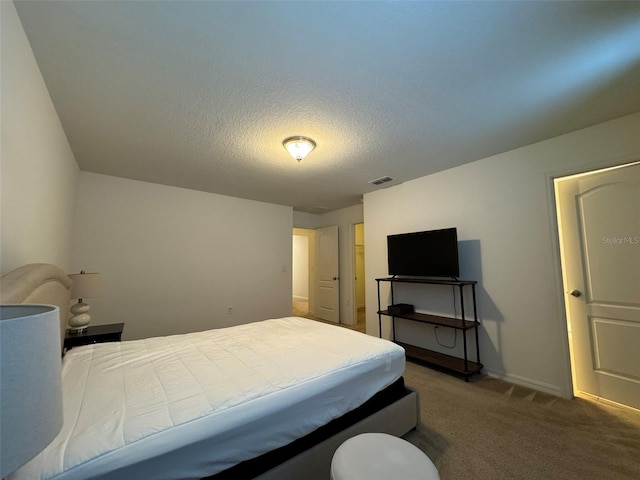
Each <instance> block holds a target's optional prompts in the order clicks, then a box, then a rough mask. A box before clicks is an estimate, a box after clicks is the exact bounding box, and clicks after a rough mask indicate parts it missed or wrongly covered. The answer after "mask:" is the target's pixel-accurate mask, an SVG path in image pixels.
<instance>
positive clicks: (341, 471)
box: [331, 433, 440, 480]
mask: <svg viewBox="0 0 640 480" xmlns="http://www.w3.org/2000/svg"><path fill="white" fill-rule="evenodd" d="M331 480H440V475H438V470H437V469H436V467H435V465H434V464H433V462H432V461H431V460H429V457H427V456H426V455H425V454H424V453H423V452H422V451H421V450H420V449H419V448H418V447H416V446H414V445H412V444H411V443H409V442H407V441H406V440H402V439H401V438H398V437H394V436H393V435H387V434H386V433H363V434H361V435H356V436H355V437H352V438H350V439H349V440H347V441H346V442H344V443H343V444H342V445H340V446H339V447H338V449H337V450H336V453H334V454H333V459H332V460H331Z"/></svg>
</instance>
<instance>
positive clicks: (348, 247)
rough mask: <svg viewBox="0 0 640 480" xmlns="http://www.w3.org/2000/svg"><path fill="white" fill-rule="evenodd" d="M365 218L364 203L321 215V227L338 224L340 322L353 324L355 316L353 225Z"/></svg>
mask: <svg viewBox="0 0 640 480" xmlns="http://www.w3.org/2000/svg"><path fill="white" fill-rule="evenodd" d="M363 220H364V211H363V206H362V205H355V206H353V207H347V208H343V209H341V210H336V211H335V212H330V213H325V214H324V215H321V216H320V225H318V226H319V227H328V226H331V225H337V226H338V243H339V247H338V248H339V256H340V258H339V260H340V323H346V324H348V325H353V324H354V323H355V322H356V319H355V318H354V315H353V313H354V308H353V304H352V302H353V301H354V299H353V296H354V281H355V275H356V273H355V258H354V248H353V246H354V244H355V238H354V230H353V225H354V224H356V223H361V222H362V221H363Z"/></svg>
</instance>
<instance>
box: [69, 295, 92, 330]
mask: <svg viewBox="0 0 640 480" xmlns="http://www.w3.org/2000/svg"><path fill="white" fill-rule="evenodd" d="M71 313H72V314H73V316H72V317H71V318H70V319H69V330H71V331H72V332H73V333H74V334H75V333H80V332H82V331H83V330H86V329H87V325H89V323H90V322H91V315H89V305H87V304H86V303H84V302H83V301H82V300H80V301H78V303H76V304H75V305H73V306H72V307H71Z"/></svg>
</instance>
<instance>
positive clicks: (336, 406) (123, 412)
mask: <svg viewBox="0 0 640 480" xmlns="http://www.w3.org/2000/svg"><path fill="white" fill-rule="evenodd" d="M62 371H63V373H62V375H63V390H64V425H63V427H62V431H61V432H60V434H59V435H58V437H57V438H56V439H55V440H54V441H53V443H52V444H51V445H49V446H48V447H47V448H46V449H45V450H44V451H43V452H42V453H40V454H39V455H38V456H37V457H36V458H34V459H33V460H32V461H31V462H29V463H28V464H27V465H25V466H24V467H23V468H21V469H20V470H18V472H16V473H15V474H14V475H13V476H11V479H12V480H18V479H29V480H36V479H59V480H63V479H64V480H73V479H87V478H105V479H106V478H117V479H131V478H145V479H178V478H180V479H185V478H201V477H204V476H207V475H212V474H215V473H217V472H220V471H222V470H225V469H227V468H229V467H231V466H233V465H235V464H236V463H239V462H241V461H243V460H247V459H250V458H253V457H256V456H258V455H261V454H262V453H265V452H267V451H270V450H273V449H275V448H278V447H280V446H283V445H286V444H288V443H290V442H291V441H293V440H295V439H296V438H299V437H301V436H304V435H306V434H307V433H310V432H312V431H313V430H315V429H316V428H318V427H319V426H321V425H324V424H325V423H327V422H329V421H330V420H332V419H334V418H336V417H339V416H341V415H343V414H344V413H346V412H348V411H350V410H353V409H354V408H355V407H357V406H359V405H360V404H362V403H364V402H365V401H366V400H367V399H369V398H370V397H371V396H373V395H374V394H375V393H376V392H378V391H380V390H381V389H383V388H384V387H386V386H388V385H390V384H391V383H393V382H394V381H395V380H396V379H397V378H399V377H400V376H401V375H402V373H403V372H404V350H403V349H402V348H400V347H398V346H397V345H395V344H393V343H391V342H388V341H386V340H381V339H378V338H375V337H371V336H368V335H363V334H361V333H358V332H353V331H351V330H347V329H344V328H341V327H336V326H333V325H326V324H322V323H319V322H315V321H312V320H307V319H302V318H297V317H289V318H282V319H274V320H266V321H264V322H257V323H252V324H247V325H240V326H236V327H231V328H225V329H219V330H210V331H206V332H198V333H192V334H187V335H176V336H170V337H159V338H149V339H144V340H137V341H129V342H122V343H104V344H96V345H91V346H85V347H79V348H74V349H72V350H71V351H70V352H68V353H67V355H66V356H65V358H64V360H63V367H62Z"/></svg>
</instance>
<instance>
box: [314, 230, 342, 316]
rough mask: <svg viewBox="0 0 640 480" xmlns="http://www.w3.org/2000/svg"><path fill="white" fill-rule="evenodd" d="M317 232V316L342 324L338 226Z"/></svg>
mask: <svg viewBox="0 0 640 480" xmlns="http://www.w3.org/2000/svg"><path fill="white" fill-rule="evenodd" d="M316 232H317V238H316V241H317V252H318V262H317V264H318V268H317V272H318V282H317V288H318V293H317V295H316V310H315V316H316V317H318V318H320V319H322V320H328V321H330V322H334V323H339V322H340V279H339V272H340V264H339V259H338V226H337V225H334V226H331V227H324V228H319V229H318V230H316Z"/></svg>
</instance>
